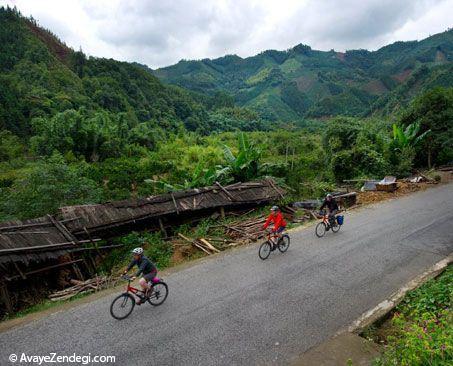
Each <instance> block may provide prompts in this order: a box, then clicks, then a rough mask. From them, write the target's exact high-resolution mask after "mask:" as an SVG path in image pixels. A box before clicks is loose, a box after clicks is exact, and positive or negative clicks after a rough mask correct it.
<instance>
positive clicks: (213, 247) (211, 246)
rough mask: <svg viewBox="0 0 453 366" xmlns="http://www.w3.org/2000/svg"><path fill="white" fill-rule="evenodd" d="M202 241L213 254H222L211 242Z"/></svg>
mask: <svg viewBox="0 0 453 366" xmlns="http://www.w3.org/2000/svg"><path fill="white" fill-rule="evenodd" d="M200 241H201V242H202V243H203V244H204V245H206V246H207V247H208V248H209V249H211V250H212V251H213V252H217V253H220V250H218V249H217V248H216V247H215V246H214V245H212V244H211V243H210V242H209V241H207V240H206V239H203V238H201V239H200Z"/></svg>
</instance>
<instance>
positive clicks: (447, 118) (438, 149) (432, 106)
mask: <svg viewBox="0 0 453 366" xmlns="http://www.w3.org/2000/svg"><path fill="white" fill-rule="evenodd" d="M400 123H401V124H402V125H403V126H406V128H410V126H415V127H414V128H417V132H419V133H420V136H423V137H422V141H420V143H419V144H418V145H416V162H417V164H418V165H421V164H427V165H428V167H429V168H431V166H432V165H433V164H436V165H441V164H446V163H449V162H451V161H453V88H448V89H445V88H435V89H433V90H430V91H427V92H426V93H424V94H422V95H420V96H419V97H417V98H416V99H415V100H414V101H413V103H412V104H411V105H410V107H409V108H408V109H407V110H406V111H405V112H404V113H403V115H402V117H401V120H400Z"/></svg>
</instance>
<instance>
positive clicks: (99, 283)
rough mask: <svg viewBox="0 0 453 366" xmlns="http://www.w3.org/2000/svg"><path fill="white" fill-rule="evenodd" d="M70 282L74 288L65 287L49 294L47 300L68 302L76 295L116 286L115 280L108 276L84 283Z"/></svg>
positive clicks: (73, 280)
mask: <svg viewBox="0 0 453 366" xmlns="http://www.w3.org/2000/svg"><path fill="white" fill-rule="evenodd" d="M70 282H71V284H73V285H74V286H71V287H67V288H65V289H64V290H61V291H57V292H54V293H52V294H50V295H49V299H50V300H51V301H60V300H68V299H70V298H71V297H74V296H76V295H78V294H82V293H87V292H96V291H99V290H103V289H106V288H108V287H112V286H114V285H115V284H116V280H113V279H112V278H111V277H108V276H97V277H94V278H90V279H89V280H86V281H79V280H75V279H71V280H70Z"/></svg>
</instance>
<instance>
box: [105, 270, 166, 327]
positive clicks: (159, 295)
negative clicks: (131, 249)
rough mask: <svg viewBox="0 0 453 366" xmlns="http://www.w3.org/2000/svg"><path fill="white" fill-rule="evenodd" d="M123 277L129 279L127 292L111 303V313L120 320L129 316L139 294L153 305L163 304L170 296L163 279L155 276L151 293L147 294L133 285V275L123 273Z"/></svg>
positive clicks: (143, 300)
mask: <svg viewBox="0 0 453 366" xmlns="http://www.w3.org/2000/svg"><path fill="white" fill-rule="evenodd" d="M121 278H122V279H124V280H126V281H128V282H127V286H126V292H123V293H122V294H121V295H119V296H117V297H116V298H115V299H113V301H112V303H111V305H110V314H111V315H112V317H114V318H115V319H118V320H122V319H125V318H127V317H128V316H129V315H130V314H131V313H132V310H134V307H135V298H134V296H133V295H135V296H137V297H138V298H139V299H140V300H141V301H142V302H145V301H148V303H149V304H151V305H153V306H159V305H162V304H163V302H164V301H165V300H166V299H167V296H168V286H167V284H166V283H165V282H164V281H162V279H160V278H157V277H155V278H154V279H153V280H152V283H151V284H150V289H149V291H151V295H149V296H146V295H145V292H144V291H143V290H140V289H138V288H135V287H133V286H131V282H132V280H133V277H131V276H128V275H122V276H121Z"/></svg>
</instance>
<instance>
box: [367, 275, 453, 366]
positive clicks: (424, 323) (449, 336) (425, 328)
mask: <svg viewBox="0 0 453 366" xmlns="http://www.w3.org/2000/svg"><path fill="white" fill-rule="evenodd" d="M452 281H453V268H452V267H451V266H450V267H449V268H447V270H446V271H445V273H444V274H442V275H441V276H440V277H439V278H438V279H436V280H430V281H429V282H427V283H426V284H424V285H423V286H421V287H420V288H418V289H417V290H414V291H412V292H410V293H408V294H407V295H406V296H405V298H404V299H403V301H402V302H401V303H400V304H399V305H398V306H397V308H396V312H395V314H394V315H393V318H392V321H391V323H392V328H393V332H392V333H393V335H391V336H388V337H387V343H388V344H387V346H386V349H385V352H384V354H383V355H382V357H380V358H379V359H377V360H376V361H375V365H379V366H386V365H411V366H412V365H420V366H421V365H449V364H451V361H452V360H453V327H452V326H451V324H452V321H453V316H452V312H451V301H452V299H453V287H452V286H451V284H452Z"/></svg>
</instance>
